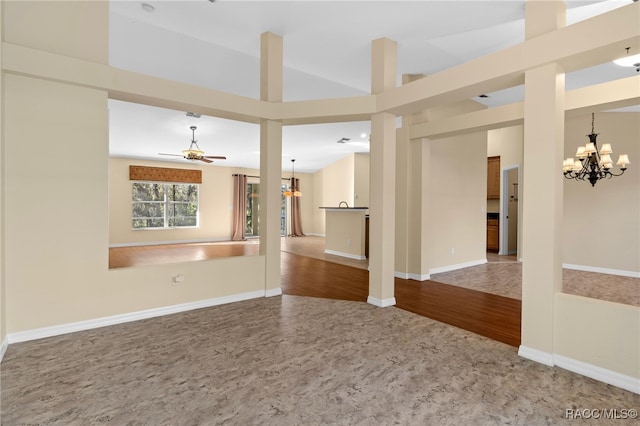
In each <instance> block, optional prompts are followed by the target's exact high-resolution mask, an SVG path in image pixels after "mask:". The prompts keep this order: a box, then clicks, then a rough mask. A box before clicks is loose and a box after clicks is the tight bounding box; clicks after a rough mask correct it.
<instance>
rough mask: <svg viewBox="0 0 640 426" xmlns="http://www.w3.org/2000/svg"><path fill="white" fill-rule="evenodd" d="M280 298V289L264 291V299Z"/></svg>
mask: <svg viewBox="0 0 640 426" xmlns="http://www.w3.org/2000/svg"><path fill="white" fill-rule="evenodd" d="M274 296H282V288H280V287H278V288H270V289H267V290H265V291H264V297H274Z"/></svg>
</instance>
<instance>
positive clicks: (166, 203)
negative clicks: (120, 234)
mask: <svg viewBox="0 0 640 426" xmlns="http://www.w3.org/2000/svg"><path fill="white" fill-rule="evenodd" d="M131 200H132V207H131V213H132V215H131V217H132V226H133V229H146V228H178V227H194V226H198V185H195V184H173V183H146V182H134V183H133V190H132V197H131Z"/></svg>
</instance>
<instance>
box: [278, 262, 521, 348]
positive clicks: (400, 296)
mask: <svg viewBox="0 0 640 426" xmlns="http://www.w3.org/2000/svg"><path fill="white" fill-rule="evenodd" d="M281 266H282V268H281V269H282V280H281V286H282V292H283V293H284V294H291V295H296V296H309V297H323V298H329V299H342V300H354V301H361V302H366V300H367V296H368V294H369V272H368V271H366V270H363V269H358V268H353V267H350V266H345V265H339V264H336V263H329V262H325V261H322V260H318V259H313V258H310V257H304V256H300V255H296V254H292V253H286V252H283V253H282V258H281ZM395 297H396V307H398V308H400V309H404V310H407V311H410V312H413V313H416V314H418V315H422V316H425V317H428V318H431V319H434V320H436V321H440V322H443V323H446V324H450V325H453V326H455V327H458V328H462V329H464V330H468V331H471V332H473V333H476V334H479V335H481V336H485V337H488V338H490V339H493V340H497V341H499V342H503V343H506V344H508V345H511V346H515V347H518V346H520V321H521V310H522V308H521V307H522V303H521V301H520V300H516V299H510V298H507V297H502V296H496V295H494V294H489V293H483V292H480V291H476V290H470V289H466V288H463V287H457V286H453V285H449V284H442V283H438V282H435V281H423V282H420V281H413V280H403V279H400V278H396V279H395Z"/></svg>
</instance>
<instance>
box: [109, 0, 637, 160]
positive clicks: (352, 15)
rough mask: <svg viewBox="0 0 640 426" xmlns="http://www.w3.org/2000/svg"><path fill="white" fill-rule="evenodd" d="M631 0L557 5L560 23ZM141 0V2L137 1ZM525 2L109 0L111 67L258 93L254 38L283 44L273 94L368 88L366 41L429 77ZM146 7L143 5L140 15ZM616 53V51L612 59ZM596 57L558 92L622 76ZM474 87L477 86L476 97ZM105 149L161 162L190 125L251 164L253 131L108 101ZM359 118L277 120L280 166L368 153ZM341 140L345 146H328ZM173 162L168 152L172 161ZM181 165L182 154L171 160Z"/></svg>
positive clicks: (510, 96) (215, 150) (500, 30)
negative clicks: (280, 82)
mask: <svg viewBox="0 0 640 426" xmlns="http://www.w3.org/2000/svg"><path fill="white" fill-rule="evenodd" d="M631 1H632V0H607V1H597V0H594V1H580V0H576V1H567V2H566V3H567V8H568V9H567V24H571V23H574V22H578V21H581V20H583V19H587V18H589V17H592V16H595V15H598V14H601V13H604V12H607V11H609V10H612V9H614V8H617V7H621V6H625V5H627V4H629V3H630V2H631ZM143 3H144V4H146V5H148V6H151V7H148V6H144V7H143ZM524 4H525V1H524V0H514V1H511V0H495V1H483V0H467V1H463V0H447V1H429V0H426V1H424V0H423V1H362V0H360V1H357V0H356V1H305V0H298V1H268V0H262V1H242V0H226V1H225V0H217V1H214V2H213V1H210V0H189V1H185V0H181V1H167V0H148V1H143V2H140V1H114V0H111V2H110V23H109V25H110V34H109V63H110V65H111V66H114V67H117V68H121V69H126V70H130V71H135V72H139V73H143V74H148V75H153V76H157V77H161V78H166V79H170V80H175V81H180V82H184V83H189V84H194V85H197V86H202V87H206V88H211V89H216V90H221V91H224V92H229V93H233V94H237V95H241V96H246V97H251V98H259V90H260V88H259V82H260V75H259V72H260V57H259V55H260V34H262V33H263V32H266V31H271V32H274V33H276V34H279V35H281V36H282V37H283V40H284V94H283V95H284V100H285V101H297V100H309V99H322V98H340V97H350V96H361V95H367V94H368V93H369V87H370V50H371V40H374V39H377V38H380V37H388V38H390V39H392V40H395V41H396V42H397V43H398V84H399V81H400V78H401V75H402V74H433V73H436V72H439V71H442V70H444V69H447V68H450V67H453V66H455V65H459V64H461V63H464V62H467V61H469V60H471V59H474V58H477V57H480V56H484V55H486V54H489V53H492V52H496V51H499V50H502V49H504V48H507V47H509V46H513V45H515V44H518V43H522V42H523V41H524ZM151 9H153V10H152V11H151ZM623 54H624V52H621V56H622V55H623ZM633 74H635V71H634V70H633V69H632V68H622V67H618V66H616V65H613V64H602V65H599V66H596V67H593V68H589V69H585V70H580V71H578V72H575V73H571V74H568V75H567V78H566V87H567V89H568V90H571V89H575V88H578V87H583V86H589V85H592V84H596V83H601V82H605V81H610V80H615V79H619V78H624V77H629V76H631V75H633ZM478 95H480V94H478ZM487 95H488V97H487V98H480V97H478V98H475V100H476V101H478V102H481V103H483V104H485V105H487V106H489V107H493V106H498V105H503V104H507V103H511V102H515V101H519V100H522V96H523V89H522V87H515V88H511V89H507V90H503V91H500V92H496V93H489V94H487ZM109 110H110V148H109V149H110V155H112V156H116V157H130V158H141V159H153V160H163V161H166V160H167V159H168V158H169V159H170V158H171V157H166V156H161V155H158V154H159V153H180V152H181V150H182V149H186V148H188V146H189V142H190V140H191V130H190V129H189V127H190V126H192V125H195V126H197V130H196V139H197V140H198V144H199V146H200V148H201V149H202V150H203V151H205V153H206V155H226V156H227V160H224V161H216V162H215V163H214V164H215V165H223V166H229V167H246V168H256V169H257V168H259V162H260V154H259V127H258V126H257V125H255V124H249V123H242V122H236V121H231V120H225V119H221V118H216V117H208V116H201V117H200V118H193V117H188V116H187V115H186V112H187V111H173V110H167V109H162V108H157V107H150V106H145V105H139V104H132V103H127V102H122V101H116V100H110V101H109ZM368 134H369V122H352V123H335V124H318V125H299V126H287V127H285V128H284V130H283V161H282V163H283V169H284V170H290V165H291V163H290V160H291V159H294V158H295V159H296V163H295V166H296V171H301V172H314V171H317V170H319V169H322V168H323V167H325V166H327V165H329V164H331V163H333V162H335V161H336V160H338V159H340V158H342V157H344V156H345V155H347V154H349V153H351V152H368V150H369V149H368V143H367V141H368ZM342 138H349V139H350V140H349V141H348V142H347V143H337V141H338V140H340V139H342ZM176 158H178V157H176ZM172 161H186V160H181V159H179V158H178V159H177V160H172Z"/></svg>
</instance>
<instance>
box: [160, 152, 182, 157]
mask: <svg viewBox="0 0 640 426" xmlns="http://www.w3.org/2000/svg"><path fill="white" fill-rule="evenodd" d="M158 155H171V156H172V157H184V155H182V154H165V153H163V152H159V153H158Z"/></svg>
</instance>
